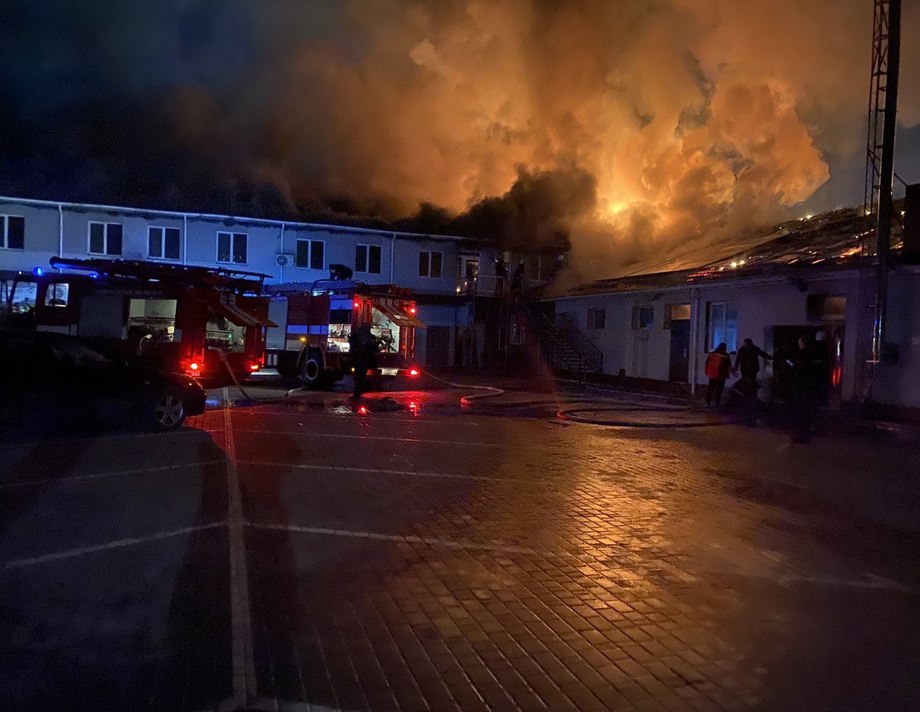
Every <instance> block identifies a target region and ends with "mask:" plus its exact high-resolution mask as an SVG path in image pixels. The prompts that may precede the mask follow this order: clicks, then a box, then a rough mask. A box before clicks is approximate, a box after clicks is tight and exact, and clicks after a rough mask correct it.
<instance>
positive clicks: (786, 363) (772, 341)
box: [764, 324, 845, 408]
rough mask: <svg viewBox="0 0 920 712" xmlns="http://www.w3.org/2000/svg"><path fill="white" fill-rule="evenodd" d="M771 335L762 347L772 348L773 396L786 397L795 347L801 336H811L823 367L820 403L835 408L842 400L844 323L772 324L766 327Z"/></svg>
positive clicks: (790, 379)
mask: <svg viewBox="0 0 920 712" xmlns="http://www.w3.org/2000/svg"><path fill="white" fill-rule="evenodd" d="M768 331H770V332H771V333H768V336H769V337H770V338H769V339H768V340H766V342H765V344H764V345H765V346H766V348H765V351H767V353H769V352H770V351H771V348H772V351H773V363H772V366H773V375H772V382H771V384H770V386H771V397H772V398H783V399H788V398H789V397H790V396H791V393H792V389H793V387H794V384H795V372H794V369H793V368H792V363H793V362H794V360H795V356H796V352H797V351H798V341H799V338H800V337H802V336H807V337H809V338H810V339H811V342H812V348H813V349H814V352H815V355H816V356H817V357H819V359H820V364H821V370H822V371H823V379H822V380H823V388H822V393H821V394H820V396H821V401H822V405H827V406H830V407H831V408H838V407H839V406H840V403H841V401H842V395H843V394H842V385H843V338H844V331H845V329H844V325H843V324H825V325H822V326H811V325H809V326H774V327H773V328H772V330H768Z"/></svg>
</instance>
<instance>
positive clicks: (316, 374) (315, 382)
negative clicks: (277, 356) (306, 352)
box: [303, 356, 325, 388]
mask: <svg viewBox="0 0 920 712" xmlns="http://www.w3.org/2000/svg"><path fill="white" fill-rule="evenodd" d="M324 375H325V374H324V372H323V364H322V362H321V361H320V360H319V359H318V358H316V357H315V356H308V357H307V360H306V361H304V364H303V384H304V385H305V386H306V387H307V388H321V387H322V385H323V381H324Z"/></svg>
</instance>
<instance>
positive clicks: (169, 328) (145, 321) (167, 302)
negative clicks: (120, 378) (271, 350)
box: [4, 257, 274, 387]
mask: <svg viewBox="0 0 920 712" xmlns="http://www.w3.org/2000/svg"><path fill="white" fill-rule="evenodd" d="M51 266H52V267H56V268H60V269H62V270H68V271H62V272H50V271H49V272H45V271H43V270H41V269H38V268H37V269H36V270H35V271H34V273H32V274H20V275H18V276H17V277H16V278H15V279H13V280H12V282H11V283H8V284H7V287H6V290H5V291H6V292H7V293H6V294H5V295H4V296H5V301H6V304H5V305H4V306H5V308H6V313H7V320H8V322H9V323H11V324H14V325H19V326H28V327H31V328H35V329H39V330H44V331H58V332H62V333H68V334H74V335H77V336H81V337H84V338H89V339H96V340H99V341H102V342H105V343H106V344H107V345H108V346H109V347H110V348H113V349H115V350H118V351H120V352H122V353H124V354H125V355H126V356H127V355H132V356H141V357H145V358H149V359H150V360H151V361H153V362H155V363H156V364H157V365H158V366H160V367H161V368H164V369H166V370H170V371H176V372H180V373H185V374H188V375H190V376H194V377H196V378H197V379H199V380H200V381H201V382H202V383H203V384H204V385H205V386H207V387H218V386H223V385H228V384H229V383H231V382H232V381H233V380H234V377H235V378H236V379H242V378H245V377H247V376H248V375H250V374H251V373H253V372H255V371H258V370H259V369H260V368H261V367H262V360H263V356H264V347H265V329H266V328H267V327H269V326H274V324H273V323H272V322H271V321H269V319H268V302H269V300H268V298H267V297H264V296H261V290H262V285H263V283H264V280H265V277H266V276H267V275H262V274H257V273H254V272H239V271H229V270H214V269H208V268H205V267H188V266H184V265H167V264H161V263H155V262H142V261H131V260H104V259H88V260H79V259H64V258H60V257H53V258H52V259H51ZM231 372H232V374H231Z"/></svg>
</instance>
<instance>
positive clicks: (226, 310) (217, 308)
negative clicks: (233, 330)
mask: <svg viewBox="0 0 920 712" xmlns="http://www.w3.org/2000/svg"><path fill="white" fill-rule="evenodd" d="M209 309H210V310H211V311H212V312H213V313H215V314H217V315H218V316H222V317H224V318H225V319H226V320H227V321H229V322H230V323H231V324H236V325H237V326H278V325H277V324H276V323H275V322H273V321H271V320H269V319H263V318H261V317H258V316H256V315H255V314H251V313H249V312H248V311H244V310H243V309H240V307H239V306H238V305H236V304H227V303H225V302H218V303H216V304H211V305H209Z"/></svg>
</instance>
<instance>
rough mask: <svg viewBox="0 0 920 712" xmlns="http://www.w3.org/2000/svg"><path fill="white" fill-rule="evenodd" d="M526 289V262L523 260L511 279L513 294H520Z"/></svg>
mask: <svg viewBox="0 0 920 712" xmlns="http://www.w3.org/2000/svg"><path fill="white" fill-rule="evenodd" d="M523 288H524V260H521V261H520V263H519V264H518V266H517V269H515V270H514V275H513V276H512V277H511V293H512V294H520V293H521V290H522V289H523Z"/></svg>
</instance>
